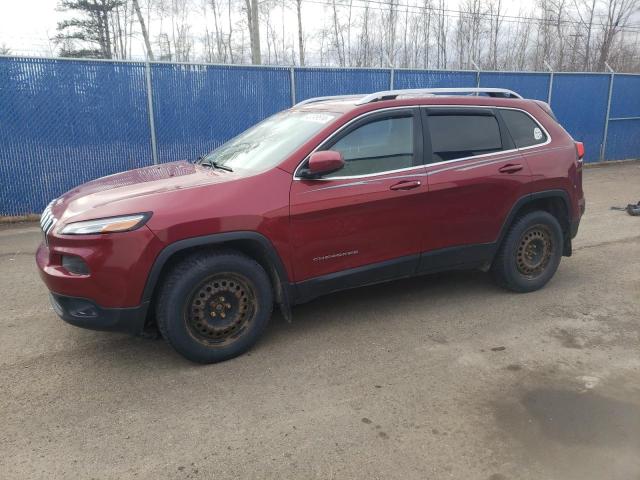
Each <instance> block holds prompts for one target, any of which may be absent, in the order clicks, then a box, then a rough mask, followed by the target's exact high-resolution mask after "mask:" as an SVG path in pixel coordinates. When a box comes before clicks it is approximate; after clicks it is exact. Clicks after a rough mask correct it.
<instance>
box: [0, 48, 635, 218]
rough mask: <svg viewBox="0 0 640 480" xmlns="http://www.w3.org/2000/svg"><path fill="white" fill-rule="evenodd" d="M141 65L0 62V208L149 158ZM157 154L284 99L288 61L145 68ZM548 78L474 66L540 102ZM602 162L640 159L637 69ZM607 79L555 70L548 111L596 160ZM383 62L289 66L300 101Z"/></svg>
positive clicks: (377, 75) (621, 81) (615, 108)
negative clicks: (341, 66)
mask: <svg viewBox="0 0 640 480" xmlns="http://www.w3.org/2000/svg"><path fill="white" fill-rule="evenodd" d="M145 68H146V67H145V65H144V64H143V63H139V62H127V63H124V62H102V61H86V60H59V59H41V58H20V57H0V215H20V214H26V213H34V212H39V211H41V210H42V209H43V208H44V206H45V205H46V203H47V202H48V201H49V200H50V199H51V198H54V197H56V196H58V195H60V194H61V193H63V192H64V191H66V190H68V189H70V188H72V187H74V186H75V185H77V184H80V183H83V182H86V181H88V180H91V179H93V178H96V177H100V176H103V175H108V174H111V173H115V172H118V171H122V170H128V169H131V168H136V167H141V166H145V165H149V164H151V163H152V153H151V146H150V139H151V132H150V129H149V112H148V105H147V89H146V78H145ZM151 74H152V86H153V105H154V115H155V116H154V120H155V124H156V134H157V146H158V157H159V160H160V161H163V162H166V161H171V160H178V159H182V158H187V159H192V158H195V157H197V156H198V155H201V154H203V153H206V152H207V151H209V150H211V149H213V148H215V147H216V146H218V145H220V144H221V143H223V142H224V141H226V140H228V139H229V138H231V137H233V136H234V135H236V134H238V133H239V132H241V131H243V130H244V129H246V128H247V127H249V126H251V125H253V124H255V123H257V122H258V121H260V120H262V119H263V118H265V117H267V116H269V115H271V114H273V113H275V112H277V111H280V110H283V109H285V108H288V107H289V106H290V105H291V94H292V92H291V71H290V69H289V68H288V67H247V66H214V65H181V64H164V63H157V64H152V66H151ZM549 78H550V75H549V74H547V73H525V72H523V73H512V72H503V73H501V72H482V73H481V74H480V84H481V86H485V87H503V88H510V89H513V90H515V91H517V92H519V93H521V94H522V95H523V96H525V97H529V98H537V99H541V100H546V99H547V95H548V88H549ZM614 78H615V80H614V85H613V87H614V88H613V95H612V102H611V117H612V118H613V120H611V121H610V122H609V129H608V131H609V134H608V139H607V149H606V152H605V158H606V159H608V160H610V159H627V158H637V157H639V156H640V118H639V117H640V75H625V74H616V76H615V77H614ZM609 79H610V75H608V74H589V73H586V74H568V73H556V74H555V76H554V84H553V96H552V99H551V104H552V107H553V109H554V111H555V113H556V115H557V116H558V119H559V120H560V122H561V123H562V124H563V126H564V127H565V128H566V129H567V130H568V131H569V132H570V133H571V134H572V135H573V137H574V138H575V139H576V140H579V141H582V142H584V144H585V147H586V160H587V161H589V162H592V161H596V160H599V156H600V148H601V144H602V142H603V135H604V129H605V118H606V109H607V98H608V89H609ZM476 80H477V74H476V72H473V71H438V70H431V71H423V70H396V71H395V72H394V87H395V88H426V87H474V86H475V85H476ZM390 81H391V71H390V70H388V69H335V68H333V69H332V68H296V69H295V88H296V97H297V100H299V101H300V100H303V99H306V98H309V97H313V96H324V95H337V94H348V93H367V92H373V91H379V90H386V89H388V88H389V87H390Z"/></svg>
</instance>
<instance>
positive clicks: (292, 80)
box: [289, 67, 296, 106]
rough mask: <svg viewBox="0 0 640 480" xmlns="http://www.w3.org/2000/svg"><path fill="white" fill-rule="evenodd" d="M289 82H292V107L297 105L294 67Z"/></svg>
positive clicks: (290, 71)
mask: <svg viewBox="0 0 640 480" xmlns="http://www.w3.org/2000/svg"><path fill="white" fill-rule="evenodd" d="M289 82H291V106H294V105H295V104H296V71H295V68H294V67H291V69H290V70H289Z"/></svg>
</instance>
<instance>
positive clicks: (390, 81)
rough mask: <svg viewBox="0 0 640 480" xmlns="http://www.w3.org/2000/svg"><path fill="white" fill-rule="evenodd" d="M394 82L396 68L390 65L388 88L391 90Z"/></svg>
mask: <svg viewBox="0 0 640 480" xmlns="http://www.w3.org/2000/svg"><path fill="white" fill-rule="evenodd" d="M395 83H396V69H395V68H393V67H391V76H390V77H389V90H393V86H394V84H395Z"/></svg>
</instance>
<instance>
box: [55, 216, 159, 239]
mask: <svg viewBox="0 0 640 480" xmlns="http://www.w3.org/2000/svg"><path fill="white" fill-rule="evenodd" d="M149 217H151V214H150V213H138V214H135V215H125V216H122V217H110V218H98V219H96V220H87V221H84V222H74V223H68V224H67V225H65V226H64V227H62V230H60V233H61V234H63V235H88V234H91V233H113V232H129V231H131V230H135V229H136V228H140V227H141V226H142V225H144V224H145V223H146V221H147V220H149Z"/></svg>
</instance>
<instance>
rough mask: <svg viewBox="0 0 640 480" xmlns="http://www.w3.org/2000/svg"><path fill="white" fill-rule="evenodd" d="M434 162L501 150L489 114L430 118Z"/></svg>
mask: <svg viewBox="0 0 640 480" xmlns="http://www.w3.org/2000/svg"><path fill="white" fill-rule="evenodd" d="M429 132H430V134H431V146H432V149H433V160H432V161H433V162H441V161H445V160H455V159H457V158H465V157H473V156H476V155H483V154H486V153H492V152H497V151H500V150H502V139H501V137H500V127H499V126H498V121H497V120H496V118H495V117H494V116H492V115H464V114H455V115H429Z"/></svg>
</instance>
